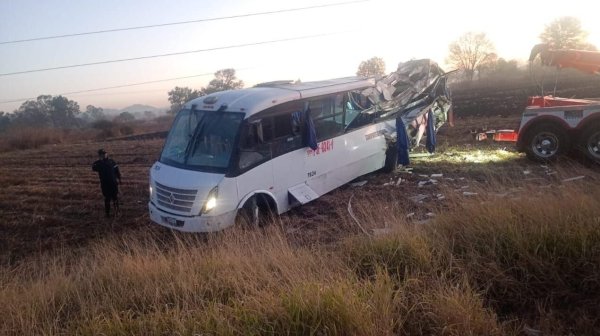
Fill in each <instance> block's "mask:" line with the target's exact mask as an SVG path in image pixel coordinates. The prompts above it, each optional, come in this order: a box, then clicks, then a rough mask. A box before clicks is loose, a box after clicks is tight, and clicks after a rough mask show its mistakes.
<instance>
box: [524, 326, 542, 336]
mask: <svg viewBox="0 0 600 336" xmlns="http://www.w3.org/2000/svg"><path fill="white" fill-rule="evenodd" d="M523 332H524V333H525V335H527V336H539V335H542V331H541V330H537V329H533V328H530V327H529V326H527V325H525V326H524V327H523Z"/></svg>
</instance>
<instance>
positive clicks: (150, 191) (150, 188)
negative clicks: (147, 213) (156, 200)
mask: <svg viewBox="0 0 600 336" xmlns="http://www.w3.org/2000/svg"><path fill="white" fill-rule="evenodd" d="M148 192H149V193H150V199H152V192H153V190H152V183H150V187H148Z"/></svg>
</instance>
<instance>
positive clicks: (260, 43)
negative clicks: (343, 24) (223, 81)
mask: <svg viewBox="0 0 600 336" xmlns="http://www.w3.org/2000/svg"><path fill="white" fill-rule="evenodd" d="M341 33H343V32H337V33H325V34H316V35H305V36H299V37H290V38H285V39H278V40H270V41H261V42H253V43H245V44H236V45H229V46H224V47H215V48H208V49H198V50H190V51H181V52H174V53H168V54H159V55H150V56H139V57H132V58H122V59H116V60H108V61H100V62H91V63H81V64H71V65H63V66H58V67H53V68H41V69H32V70H23V71H16V72H6V73H0V77H5V76H13V75H21V74H26V73H32V72H43V71H51V70H60V69H68V68H77V67H86V66H91V65H100V64H109V63H119V62H129V61H137V60H143V59H150V58H159V57H168V56H177V55H185V54H195V53H201V52H207V51H216V50H224V49H233V48H243V47H250V46H257V45H263V44H271V43H280V42H288V41H297V40H305V39H310V38H316V37H324V36H331V35H336V34H341Z"/></svg>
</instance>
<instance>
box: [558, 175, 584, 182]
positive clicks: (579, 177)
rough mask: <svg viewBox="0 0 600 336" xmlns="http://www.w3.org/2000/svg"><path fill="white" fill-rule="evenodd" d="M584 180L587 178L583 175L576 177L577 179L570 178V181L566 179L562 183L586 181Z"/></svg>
mask: <svg viewBox="0 0 600 336" xmlns="http://www.w3.org/2000/svg"><path fill="white" fill-rule="evenodd" d="M584 178H585V176H584V175H581V176H575V177H571V178H568V179H564V180H562V181H563V182H572V181H577V180H581V179H584Z"/></svg>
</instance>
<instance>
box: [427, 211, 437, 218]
mask: <svg viewBox="0 0 600 336" xmlns="http://www.w3.org/2000/svg"><path fill="white" fill-rule="evenodd" d="M425 216H427V217H435V214H434V213H433V212H428V213H426V214H425Z"/></svg>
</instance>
